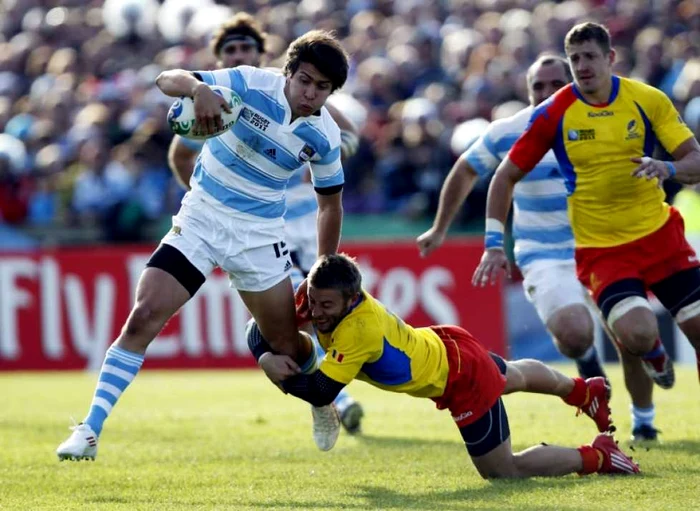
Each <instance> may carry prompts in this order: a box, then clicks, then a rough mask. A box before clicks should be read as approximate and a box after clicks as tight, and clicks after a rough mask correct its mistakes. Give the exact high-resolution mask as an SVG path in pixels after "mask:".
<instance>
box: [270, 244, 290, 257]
mask: <svg viewBox="0 0 700 511" xmlns="http://www.w3.org/2000/svg"><path fill="white" fill-rule="evenodd" d="M286 247H287V244H286V243H285V242H284V241H280V242H279V243H275V244H274V245H272V248H274V249H275V257H276V258H277V259H279V258H280V257H283V256H286V255H288V254H289V249H288V248H286Z"/></svg>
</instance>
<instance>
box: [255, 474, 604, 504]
mask: <svg viewBox="0 0 700 511" xmlns="http://www.w3.org/2000/svg"><path fill="white" fill-rule="evenodd" d="M593 479H594V478H578V477H573V476H572V477H564V478H546V479H528V480H508V481H506V480H503V481H491V482H489V483H485V485H484V486H482V487H479V488H465V489H463V490H450V491H442V490H439V489H435V490H431V491H427V492H425V493H401V492H400V491H396V490H393V489H391V488H387V487H385V486H356V487H355V492H354V493H353V492H352V490H350V489H349V490H350V492H349V495H350V496H351V497H352V498H354V499H357V500H361V501H362V502H361V503H360V502H358V503H348V502H342V503H338V502H330V501H323V500H319V501H314V507H315V508H325V507H329V508H333V509H424V510H430V509H435V510H441V511H442V510H444V509H479V510H481V511H501V510H503V509H516V508H518V509H520V507H521V506H520V505H514V504H511V505H508V504H506V503H505V502H507V501H508V499H509V498H510V496H511V495H515V494H517V495H519V496H522V495H523V494H524V493H528V492H530V491H537V492H541V491H542V490H543V489H545V490H547V491H551V490H563V491H566V490H569V489H574V488H576V487H580V486H581V485H586V484H589V482H591V481H593ZM477 501H478V502H477ZM483 501H491V502H493V505H490V506H489V505H486V506H484V505H483ZM246 505H247V506H250V507H255V508H265V509H270V508H272V509H274V508H277V507H279V508H294V509H308V508H309V502H308V501H306V502H295V501H292V500H290V501H277V502H270V501H266V502H264V503H263V502H261V503H247V504H246ZM527 509H528V511H530V510H533V511H534V510H540V509H541V510H549V511H551V510H552V509H557V511H560V510H561V511H574V510H579V509H582V507H581V506H567V505H566V503H563V502H560V501H558V502H556V503H551V504H544V505H540V506H537V505H536V506H532V505H528V506H527Z"/></svg>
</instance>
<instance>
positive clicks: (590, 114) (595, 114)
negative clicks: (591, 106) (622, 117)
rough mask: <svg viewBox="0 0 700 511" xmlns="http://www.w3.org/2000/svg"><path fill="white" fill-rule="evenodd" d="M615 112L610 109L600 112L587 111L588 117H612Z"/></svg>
mask: <svg viewBox="0 0 700 511" xmlns="http://www.w3.org/2000/svg"><path fill="white" fill-rule="evenodd" d="M613 115H615V112H611V111H610V110H601V111H600V112H588V117H612V116H613Z"/></svg>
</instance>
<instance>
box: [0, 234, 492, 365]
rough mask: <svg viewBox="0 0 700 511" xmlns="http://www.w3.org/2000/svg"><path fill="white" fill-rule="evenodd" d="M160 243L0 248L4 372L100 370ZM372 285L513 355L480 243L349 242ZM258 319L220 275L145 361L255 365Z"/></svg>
mask: <svg viewBox="0 0 700 511" xmlns="http://www.w3.org/2000/svg"><path fill="white" fill-rule="evenodd" d="M152 249H153V247H152V246H137V247H109V246H100V247H95V248H81V249H60V250H56V251H41V252H30V253H21V254H0V370H39V369H52V370H61V369H85V368H98V367H99V366H100V365H101V363H102V358H103V354H104V352H105V350H106V349H107V347H109V345H110V344H111V343H112V342H113V340H114V339H115V338H116V337H117V335H118V334H119V331H120V329H121V327H122V325H123V323H124V321H125V320H126V317H127V315H128V313H129V310H130V308H131V306H132V302H133V297H134V290H135V288H136V283H137V282H138V278H139V275H140V273H141V271H142V270H143V268H144V265H145V263H146V261H147V260H148V257H149V255H150V253H151V251H152ZM343 250H345V251H346V252H348V253H350V254H352V255H353V256H356V257H357V259H358V261H359V263H360V265H361V267H362V271H363V278H364V286H365V288H366V289H367V290H368V291H369V292H370V293H372V294H373V295H374V296H376V297H377V298H379V299H380V300H381V301H382V302H383V303H384V304H385V305H386V306H387V307H388V308H390V309H391V310H392V311H393V312H395V313H396V314H397V315H399V316H401V317H402V318H404V319H405V320H406V321H407V322H408V323H410V324H413V325H416V326H424V325H430V324H439V323H450V324H458V325H461V326H464V327H465V328H467V329H468V330H469V331H470V332H472V333H473V334H474V335H476V337H477V338H478V339H479V340H481V341H482V342H483V343H484V344H485V345H486V346H487V347H488V348H489V349H491V350H493V351H495V352H497V353H501V354H503V353H504V351H505V347H504V346H505V327H504V324H505V323H504V321H505V320H504V314H503V305H502V293H501V288H500V286H496V287H489V288H485V289H475V288H473V287H472V285H471V283H470V281H471V273H472V271H473V269H474V268H475V267H476V265H477V263H478V261H479V258H480V257H481V252H482V246H481V244H480V243H478V242H476V241H469V240H464V241H450V242H448V243H446V244H445V246H443V247H442V248H441V249H440V250H439V251H437V253H435V254H434V255H432V256H431V257H430V258H429V259H421V258H420V257H419V255H418V251H417V249H416V247H415V245H414V244H413V243H412V242H388V243H387V242H383V243H346V244H344V246H343ZM248 318H249V315H248V312H247V310H246V309H245V307H244V306H243V304H242V302H241V300H240V299H239V298H238V295H237V293H235V292H233V291H232V290H231V288H230V287H229V281H228V277H227V276H226V275H225V274H223V273H221V272H216V273H214V274H213V275H212V276H210V278H209V279H207V282H206V283H205V284H204V286H202V288H201V289H200V291H199V292H198V293H197V295H196V296H195V297H194V298H193V299H192V300H190V302H189V303H188V304H187V305H186V306H185V307H183V309H182V310H181V311H180V312H179V313H178V314H177V315H176V316H175V317H174V318H173V319H172V320H171V321H170V322H169V323H168V324H167V325H166V327H165V329H164V330H163V331H162V332H161V333H160V335H159V336H158V337H157V339H156V340H155V341H154V342H153V343H152V344H151V345H150V346H149V348H148V352H147V356H146V364H145V367H149V368H205V367H206V368H224V367H226V368H234V367H250V366H253V365H254V361H253V359H252V357H251V356H250V355H249V353H248V349H247V345H246V342H245V336H244V328H245V323H246V321H247V320H248Z"/></svg>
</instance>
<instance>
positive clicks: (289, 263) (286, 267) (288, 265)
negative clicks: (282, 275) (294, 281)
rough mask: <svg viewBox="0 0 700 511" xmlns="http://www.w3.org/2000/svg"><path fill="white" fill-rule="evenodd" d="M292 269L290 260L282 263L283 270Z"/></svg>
mask: <svg viewBox="0 0 700 511" xmlns="http://www.w3.org/2000/svg"><path fill="white" fill-rule="evenodd" d="M291 269H292V262H291V261H290V260H289V259H287V262H286V263H285V264H284V271H289V270H291Z"/></svg>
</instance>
